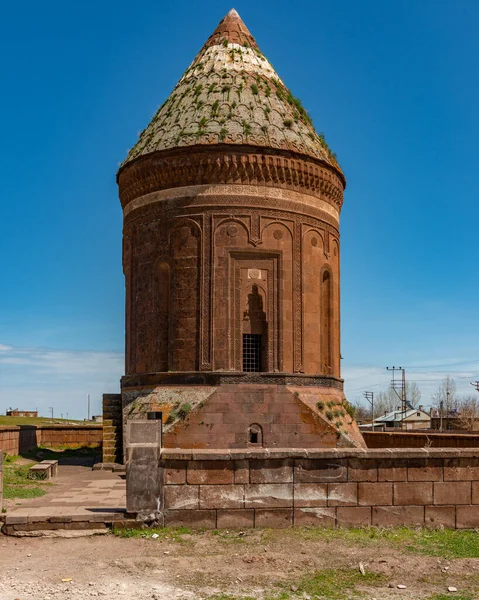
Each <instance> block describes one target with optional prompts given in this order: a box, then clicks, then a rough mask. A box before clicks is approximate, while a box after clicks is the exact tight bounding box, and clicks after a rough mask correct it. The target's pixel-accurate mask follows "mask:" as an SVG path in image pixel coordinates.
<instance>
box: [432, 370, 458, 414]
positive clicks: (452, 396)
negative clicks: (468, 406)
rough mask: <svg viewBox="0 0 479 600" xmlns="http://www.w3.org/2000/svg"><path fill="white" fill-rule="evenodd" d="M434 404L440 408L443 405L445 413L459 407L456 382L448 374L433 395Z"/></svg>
mask: <svg viewBox="0 0 479 600" xmlns="http://www.w3.org/2000/svg"><path fill="white" fill-rule="evenodd" d="M431 402H432V406H433V407H435V408H438V409H440V408H441V403H442V406H443V415H444V416H446V415H447V414H448V413H449V412H451V411H453V410H454V409H456V408H457V402H458V398H457V394H456V382H455V381H454V379H453V378H452V377H450V376H449V375H447V376H446V377H445V378H444V379H443V380H442V381H441V383H440V384H439V386H438V388H437V390H436V391H435V392H434V394H432V396H431Z"/></svg>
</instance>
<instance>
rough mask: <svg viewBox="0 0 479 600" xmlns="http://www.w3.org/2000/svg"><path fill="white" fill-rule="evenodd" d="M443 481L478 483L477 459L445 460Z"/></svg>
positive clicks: (478, 467)
mask: <svg viewBox="0 0 479 600" xmlns="http://www.w3.org/2000/svg"><path fill="white" fill-rule="evenodd" d="M444 481H479V458H474V457H469V458H446V459H445V460H444Z"/></svg>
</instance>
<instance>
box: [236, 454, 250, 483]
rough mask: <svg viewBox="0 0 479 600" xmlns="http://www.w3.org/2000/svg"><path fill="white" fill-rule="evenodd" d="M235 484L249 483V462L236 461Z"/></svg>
mask: <svg viewBox="0 0 479 600" xmlns="http://www.w3.org/2000/svg"><path fill="white" fill-rule="evenodd" d="M234 482H235V483H249V482H250V481H249V460H246V459H244V460H235V463H234Z"/></svg>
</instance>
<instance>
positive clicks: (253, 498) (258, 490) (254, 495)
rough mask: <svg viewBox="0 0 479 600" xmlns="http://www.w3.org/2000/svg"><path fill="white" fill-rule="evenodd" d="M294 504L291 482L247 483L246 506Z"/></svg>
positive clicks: (266, 506)
mask: <svg viewBox="0 0 479 600" xmlns="http://www.w3.org/2000/svg"><path fill="white" fill-rule="evenodd" d="M292 505H293V485H292V484H291V483H255V484H248V485H245V508H258V507H261V508H276V507H278V508H279V507H289V506H292Z"/></svg>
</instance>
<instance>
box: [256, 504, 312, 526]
mask: <svg viewBox="0 0 479 600" xmlns="http://www.w3.org/2000/svg"><path fill="white" fill-rule="evenodd" d="M312 510H313V509H312ZM292 526H293V510H292V509H291V508H288V509H284V508H278V509H271V510H268V509H256V510H255V527H267V528H271V529H286V528H287V527H292Z"/></svg>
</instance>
